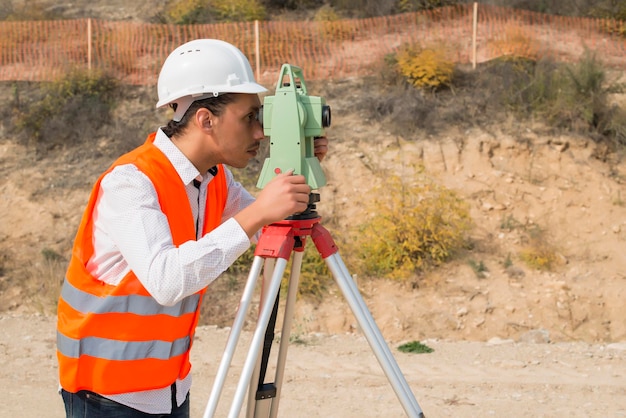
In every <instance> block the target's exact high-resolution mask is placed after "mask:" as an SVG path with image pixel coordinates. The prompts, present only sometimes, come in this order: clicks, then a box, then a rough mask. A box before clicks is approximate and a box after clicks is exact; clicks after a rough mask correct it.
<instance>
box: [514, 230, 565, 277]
mask: <svg viewBox="0 0 626 418" xmlns="http://www.w3.org/2000/svg"><path fill="white" fill-rule="evenodd" d="M526 233H527V235H526V237H525V241H526V245H525V246H524V248H522V250H521V251H520V252H519V258H520V259H521V260H522V261H523V262H524V264H526V265H527V266H528V267H530V268H533V269H536V270H545V271H549V270H552V268H553V267H554V265H555V263H556V261H557V259H558V257H557V252H556V250H555V248H554V246H553V245H552V244H551V243H550V240H549V239H548V237H547V236H546V233H545V231H543V230H542V229H541V228H539V227H538V226H536V225H535V226H533V227H531V228H528V229H527V230H526Z"/></svg>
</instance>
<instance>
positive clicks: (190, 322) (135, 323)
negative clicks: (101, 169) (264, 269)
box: [57, 133, 228, 395]
mask: <svg viewBox="0 0 626 418" xmlns="http://www.w3.org/2000/svg"><path fill="white" fill-rule="evenodd" d="M154 137H155V134H154V133H152V134H151V135H150V136H148V139H147V141H146V142H145V143H144V144H143V145H141V146H140V147H138V148H137V149H135V150H133V151H131V152H129V153H127V154H125V155H123V156H121V157H120V158H119V159H118V160H117V161H116V162H115V163H113V165H112V166H111V167H110V168H109V169H108V170H107V171H106V172H105V173H104V174H102V176H101V177H100V178H99V179H98V181H97V182H96V184H95V185H94V188H93V190H92V192H91V196H90V198H89V203H88V204H87V208H86V209H85V213H84V214H83V218H82V221H81V224H80V227H79V229H78V233H77V235H76V239H75V242H74V248H73V251H72V258H71V260H70V264H69V267H68V270H67V274H66V278H65V281H64V283H63V288H62V290H61V297H60V299H59V306H58V322H57V357H58V361H59V374H60V383H61V386H62V387H63V388H64V389H65V390H67V391H68V392H73V393H76V392H78V391H80V390H90V391H93V392H96V393H100V394H105V395H113V394H118V393H128V392H137V391H143V390H149V389H159V388H163V387H167V386H169V385H171V384H172V383H174V382H175V381H176V379H177V378H180V379H182V378H184V377H186V376H187V374H189V371H190V369H191V363H190V362H189V351H190V349H191V345H192V341H193V335H194V332H195V327H196V325H197V323H198V318H199V313H200V305H201V301H202V295H203V294H204V292H205V290H204V289H203V290H202V291H200V292H197V293H196V294H193V295H190V296H188V297H186V298H184V299H183V300H181V301H180V302H178V303H177V304H175V305H174V306H162V305H159V304H158V303H157V302H156V300H154V298H152V297H151V296H150V294H149V293H148V291H147V290H146V289H145V288H144V287H143V285H142V284H141V282H140V281H139V280H138V279H137V276H135V274H134V273H133V272H132V271H131V272H130V273H128V274H127V275H126V276H125V277H124V278H123V279H122V280H121V282H120V283H119V284H118V285H116V286H113V285H108V284H106V283H104V282H102V281H100V280H97V279H95V278H94V277H93V276H92V275H91V274H90V273H89V272H87V270H86V268H85V266H86V264H87V261H88V260H89V259H90V257H91V256H92V254H93V241H92V238H93V211H94V207H95V203H96V197H97V196H98V191H99V189H100V182H101V181H102V178H103V177H104V175H106V174H107V173H108V172H110V171H111V170H112V169H113V168H114V167H115V166H118V165H122V164H134V165H135V166H137V168H139V170H141V171H142V172H143V173H144V174H146V175H147V176H148V177H149V178H150V180H151V181H152V184H153V186H154V188H155V189H156V192H157V195H158V198H159V204H160V205H161V210H162V211H163V213H164V214H165V215H166V216H167V220H168V222H169V226H170V230H171V233H172V239H173V242H174V245H176V246H179V245H181V244H182V243H184V242H186V241H189V240H195V239H196V234H195V225H194V221H193V215H192V212H191V207H190V206H189V204H188V202H189V200H188V198H187V194H186V191H185V185H184V184H183V183H182V181H181V180H180V177H179V176H178V173H177V172H176V170H175V169H174V167H173V166H172V164H171V163H170V161H169V160H168V159H167V157H166V156H165V155H164V154H163V153H162V152H161V151H160V150H159V149H158V148H157V147H156V146H154V144H153V143H152V142H153V141H154ZM227 196H228V188H227V186H226V177H225V174H224V167H219V169H218V174H217V175H216V177H215V178H214V179H213V181H211V182H210V183H209V186H208V190H207V204H206V212H205V223H204V228H203V230H204V231H203V232H204V233H207V232H208V231H211V230H212V229H214V228H216V227H217V226H218V225H219V224H220V223H221V218H222V213H223V211H224V206H225V204H226V199H227Z"/></svg>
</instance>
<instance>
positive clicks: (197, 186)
mask: <svg viewBox="0 0 626 418" xmlns="http://www.w3.org/2000/svg"><path fill="white" fill-rule="evenodd" d="M201 184H202V182H201V181H200V180H198V179H193V185H194V186H195V187H196V189H198V216H197V217H196V236H197V235H198V227H199V225H198V223H199V222H200V185H201Z"/></svg>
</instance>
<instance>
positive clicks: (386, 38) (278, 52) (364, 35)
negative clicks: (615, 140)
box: [0, 4, 626, 85]
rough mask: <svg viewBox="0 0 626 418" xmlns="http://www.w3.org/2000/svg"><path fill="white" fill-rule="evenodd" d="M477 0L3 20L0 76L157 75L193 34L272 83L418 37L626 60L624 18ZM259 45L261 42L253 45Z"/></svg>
mask: <svg viewBox="0 0 626 418" xmlns="http://www.w3.org/2000/svg"><path fill="white" fill-rule="evenodd" d="M473 12H474V7H473V5H462V6H449V7H442V8H438V9H434V10H430V11H423V12H416V13H407V14H402V15H393V16H383V17H376V18H370V19H350V20H339V21H332V22H316V21H301V22H285V21H263V22H242V23H223V24H206V25H183V26H177V25H161V24H148V23H136V22H119V21H104V20H93V19H78V20H56V21H28V22H6V21H4V22H0V80H4V81H6V80H28V81H47V80H54V79H55V78H57V77H58V76H60V75H62V74H64V73H66V72H67V71H68V70H71V69H73V68H76V67H79V68H98V69H103V70H106V71H110V72H112V73H113V74H114V75H115V76H116V77H118V78H119V79H121V80H122V81H124V82H126V83H129V84H154V83H156V79H157V77H158V71H159V69H160V66H161V64H162V63H163V61H164V60H165V58H166V57H167V55H168V54H169V52H170V51H172V50H173V49H174V48H176V47H177V46H178V45H180V44H182V43H184V42H186V41H189V40H192V39H195V38H219V39H223V40H225V41H228V42H231V43H232V44H234V45H236V46H238V47H239V48H240V49H241V50H242V51H243V52H244V54H246V56H248V58H249V59H250V63H251V64H252V67H253V68H254V69H255V71H256V72H257V77H258V78H259V81H260V82H261V83H264V84H266V85H271V84H273V83H274V79H275V77H276V75H277V73H278V71H279V70H280V66H281V65H282V64H284V63H290V64H293V65H297V66H300V67H301V68H302V69H303V72H304V76H305V78H306V79H332V78H336V79H338V78H347V77H359V76H364V75H369V74H372V73H375V72H376V71H380V68H381V64H382V63H383V61H384V58H385V56H386V55H388V54H390V53H392V52H394V51H396V50H397V49H398V48H400V47H402V46H404V45H407V44H415V43H419V44H420V45H421V46H423V47H435V48H440V49H443V50H445V51H446V52H447V53H448V55H449V56H450V59H452V60H454V61H455V62H457V63H462V64H466V63H470V62H472V61H473V60H475V61H476V62H479V63H480V62H484V61H488V60H490V59H493V58H496V57H498V56H502V55H517V56H527V57H532V58H540V57H546V56H548V57H551V58H553V59H556V60H559V61H569V62H572V61H576V60H578V59H579V58H580V57H581V55H582V54H583V53H584V51H585V50H586V49H588V50H591V51H594V52H596V54H597V57H598V58H599V59H601V60H602V61H603V62H604V63H605V64H606V65H609V66H613V67H617V68H626V23H624V22H620V21H612V20H603V19H588V18H568V17H559V16H551V15H545V14H541V13H534V12H529V11H523V10H516V9H511V8H504V7H496V6H487V5H482V4H479V5H478V6H477V21H476V23H477V25H476V49H475V51H476V55H473V54H474V53H473V51H474V49H473V25H474V23H473V14H474V13H473ZM257 45H258V46H257Z"/></svg>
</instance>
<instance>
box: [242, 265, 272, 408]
mask: <svg viewBox="0 0 626 418" xmlns="http://www.w3.org/2000/svg"><path fill="white" fill-rule="evenodd" d="M275 262H276V259H274V258H266V259H265V266H264V267H263V285H262V287H261V298H260V300H259V314H260V313H261V311H262V310H263V305H264V304H265V303H266V302H267V300H266V295H267V293H268V291H269V287H270V285H271V283H272V274H273V273H274V267H275V265H276V263H275ZM278 293H279V294H280V289H279V290H278ZM277 305H278V297H277V298H276V301H275V302H274V308H273V310H272V314H271V316H270V321H269V323H268V327H267V329H266V330H265V341H264V343H263V351H262V353H261V355H260V356H259V357H258V358H257V362H256V366H255V368H254V372H253V373H252V377H251V379H250V386H249V387H248V407H247V410H246V418H254V416H255V414H257V413H258V409H259V408H258V407H259V405H258V402H256V397H257V393H258V392H259V391H260V390H262V389H261V388H260V386H261V385H262V384H263V381H264V379H265V369H266V368H267V359H268V358H269V354H270V349H271V344H272V341H273V340H274V332H273V331H274V327H275V324H276V316H277ZM270 328H271V329H270ZM270 331H271V335H269V334H270ZM267 413H268V412H266V414H267Z"/></svg>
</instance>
